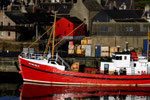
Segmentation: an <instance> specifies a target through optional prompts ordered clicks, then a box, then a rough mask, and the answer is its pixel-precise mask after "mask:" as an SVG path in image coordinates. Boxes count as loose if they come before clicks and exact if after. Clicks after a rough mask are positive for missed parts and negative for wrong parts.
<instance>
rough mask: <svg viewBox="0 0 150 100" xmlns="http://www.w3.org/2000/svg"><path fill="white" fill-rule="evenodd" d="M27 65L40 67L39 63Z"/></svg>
mask: <svg viewBox="0 0 150 100" xmlns="http://www.w3.org/2000/svg"><path fill="white" fill-rule="evenodd" d="M29 65H32V66H35V67H40V65H37V64H33V63H29Z"/></svg>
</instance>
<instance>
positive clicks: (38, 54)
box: [21, 53, 43, 60]
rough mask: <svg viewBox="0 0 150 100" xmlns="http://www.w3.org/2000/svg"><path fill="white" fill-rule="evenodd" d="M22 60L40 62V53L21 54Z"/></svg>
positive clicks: (41, 55)
mask: <svg viewBox="0 0 150 100" xmlns="http://www.w3.org/2000/svg"><path fill="white" fill-rule="evenodd" d="M21 56H22V57H23V58H27V59H37V60H42V57H43V54H42V53H22V55H21Z"/></svg>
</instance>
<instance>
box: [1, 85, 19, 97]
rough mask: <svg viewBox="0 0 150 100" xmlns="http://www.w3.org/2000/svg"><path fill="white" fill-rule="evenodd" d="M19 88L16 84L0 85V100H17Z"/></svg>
mask: <svg viewBox="0 0 150 100" xmlns="http://www.w3.org/2000/svg"><path fill="white" fill-rule="evenodd" d="M19 88H20V85H19V84H16V83H0V100H19V98H20V92H19Z"/></svg>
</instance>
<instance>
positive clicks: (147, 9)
mask: <svg viewBox="0 0 150 100" xmlns="http://www.w3.org/2000/svg"><path fill="white" fill-rule="evenodd" d="M149 10H150V6H149V5H148V4H147V5H146V6H145V12H147V11H149Z"/></svg>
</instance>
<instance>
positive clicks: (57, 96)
mask: <svg viewBox="0 0 150 100" xmlns="http://www.w3.org/2000/svg"><path fill="white" fill-rule="evenodd" d="M149 95H150V87H100V86H99V87H94V86H60V85H55V86H52V85H43V84H33V83H24V84H23V85H22V89H21V93H20V100H81V99H82V100H150V96H149Z"/></svg>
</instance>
